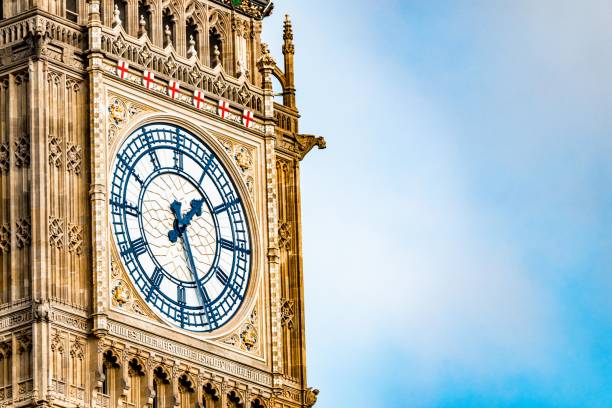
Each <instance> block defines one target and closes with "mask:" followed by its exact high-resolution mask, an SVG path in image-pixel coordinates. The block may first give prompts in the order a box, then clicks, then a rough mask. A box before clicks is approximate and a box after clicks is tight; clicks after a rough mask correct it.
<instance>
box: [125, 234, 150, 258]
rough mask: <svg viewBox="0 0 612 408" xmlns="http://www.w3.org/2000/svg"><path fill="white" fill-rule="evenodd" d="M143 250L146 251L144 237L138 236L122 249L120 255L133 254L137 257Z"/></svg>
mask: <svg viewBox="0 0 612 408" xmlns="http://www.w3.org/2000/svg"><path fill="white" fill-rule="evenodd" d="M145 252H147V243H146V241H145V240H144V238H138V239H137V240H136V241H133V242H132V243H131V246H130V247H129V248H128V249H126V250H125V251H123V252H122V253H121V255H129V254H134V256H135V257H139V256H140V255H142V254H144V253H145Z"/></svg>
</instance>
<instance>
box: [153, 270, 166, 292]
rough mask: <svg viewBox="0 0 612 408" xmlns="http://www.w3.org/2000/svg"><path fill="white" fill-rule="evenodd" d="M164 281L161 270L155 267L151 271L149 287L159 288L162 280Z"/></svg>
mask: <svg viewBox="0 0 612 408" xmlns="http://www.w3.org/2000/svg"><path fill="white" fill-rule="evenodd" d="M163 279H164V273H163V271H162V269H161V268H159V267H157V268H155V270H154V271H153V275H151V286H153V287H156V288H159V285H161V283H162V280H163Z"/></svg>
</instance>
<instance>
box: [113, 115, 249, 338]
mask: <svg viewBox="0 0 612 408" xmlns="http://www.w3.org/2000/svg"><path fill="white" fill-rule="evenodd" d="M110 210H111V220H112V229H113V235H114V238H115V241H116V244H117V248H118V252H119V254H120V257H121V261H122V263H123V265H124V267H125V269H126V271H127V272H128V274H129V275H130V279H131V280H132V283H133V284H134V286H135V287H136V288H137V289H138V291H139V292H140V295H141V296H142V298H143V299H144V301H145V302H146V303H147V304H148V305H149V306H150V307H151V309H152V310H154V311H155V312H156V313H157V314H158V315H159V316H160V317H161V318H162V319H163V320H165V321H166V322H169V323H171V324H173V325H175V326H178V327H180V328H183V329H186V330H190V331H195V332H212V331H214V330H216V329H219V328H220V327H222V326H223V325H225V324H226V323H227V322H229V321H230V320H231V319H232V318H233V317H234V316H235V315H236V313H237V311H238V310H239V308H240V306H241V304H242V303H243V301H244V298H245V295H246V292H247V288H248V285H249V280H250V275H251V264H252V262H251V239H250V232H249V224H248V222H247V218H246V212H245V209H244V205H243V202H242V200H241V197H240V195H239V193H238V190H237V188H236V185H235V183H234V181H233V180H232V179H231V177H230V175H229V174H228V172H227V170H226V169H225V168H224V167H223V165H222V163H221V162H220V161H219V159H218V158H217V157H216V156H215V155H214V153H213V151H212V150H211V149H210V148H209V147H208V146H207V145H206V144H205V143H203V142H202V141H201V140H200V139H199V138H198V137H196V136H195V135H194V134H192V133H190V132H188V131H186V130H185V129H182V128H181V127H178V126H174V125H170V124H150V125H146V126H143V127H142V128H140V129H138V130H137V131H135V132H133V133H132V134H131V135H130V136H129V137H128V138H127V139H126V140H125V142H123V144H122V145H121V147H120V148H119V151H118V152H117V155H116V157H115V160H114V166H113V176H112V183H111V191H110Z"/></svg>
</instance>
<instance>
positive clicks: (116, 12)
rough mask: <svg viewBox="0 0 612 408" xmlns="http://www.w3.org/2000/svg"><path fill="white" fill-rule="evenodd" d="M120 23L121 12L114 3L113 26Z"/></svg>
mask: <svg viewBox="0 0 612 408" xmlns="http://www.w3.org/2000/svg"><path fill="white" fill-rule="evenodd" d="M120 25H121V12H120V11H119V6H118V5H117V4H115V10H114V11H113V27H116V26H120Z"/></svg>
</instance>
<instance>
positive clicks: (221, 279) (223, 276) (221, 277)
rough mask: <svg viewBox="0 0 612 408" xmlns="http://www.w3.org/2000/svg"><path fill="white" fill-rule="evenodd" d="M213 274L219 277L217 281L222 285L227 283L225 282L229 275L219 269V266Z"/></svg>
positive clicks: (227, 280)
mask: <svg viewBox="0 0 612 408" xmlns="http://www.w3.org/2000/svg"><path fill="white" fill-rule="evenodd" d="M215 275H216V276H217V279H219V282H221V283H222V284H223V286H225V285H227V282H229V277H228V276H227V274H226V273H225V272H223V271H222V270H221V268H217V271H216V272H215Z"/></svg>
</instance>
